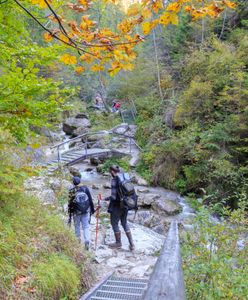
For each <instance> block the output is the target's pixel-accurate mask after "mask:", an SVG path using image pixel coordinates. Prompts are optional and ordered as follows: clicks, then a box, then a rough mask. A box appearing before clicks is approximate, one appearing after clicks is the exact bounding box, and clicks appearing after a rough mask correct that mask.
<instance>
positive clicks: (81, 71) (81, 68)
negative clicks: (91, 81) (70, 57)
mask: <svg viewBox="0 0 248 300" xmlns="http://www.w3.org/2000/svg"><path fill="white" fill-rule="evenodd" d="M84 71H85V68H84V67H82V66H78V67H76V68H75V72H76V73H77V75H80V74H81V73H83V72H84Z"/></svg>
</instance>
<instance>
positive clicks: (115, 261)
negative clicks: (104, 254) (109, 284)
mask: <svg viewBox="0 0 248 300" xmlns="http://www.w3.org/2000/svg"><path fill="white" fill-rule="evenodd" d="M106 265H107V266H109V267H110V268H113V269H115V268H117V267H123V266H125V267H134V266H135V264H134V263H131V262H130V261H128V260H127V259H123V258H120V257H111V258H110V259H108V260H107V261H106Z"/></svg>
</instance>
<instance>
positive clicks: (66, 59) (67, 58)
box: [60, 54, 77, 65]
mask: <svg viewBox="0 0 248 300" xmlns="http://www.w3.org/2000/svg"><path fill="white" fill-rule="evenodd" d="M60 60H61V61H62V62H63V63H64V64H66V65H75V64H76V63H77V58H76V56H73V55H69V54H64V55H62V56H60Z"/></svg>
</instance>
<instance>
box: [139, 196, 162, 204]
mask: <svg viewBox="0 0 248 300" xmlns="http://www.w3.org/2000/svg"><path fill="white" fill-rule="evenodd" d="M160 197H161V195H159V194H143V195H140V196H139V205H140V206H145V207H146V206H152V204H153V203H154V202H155V201H156V200H157V199H159V198H160Z"/></svg>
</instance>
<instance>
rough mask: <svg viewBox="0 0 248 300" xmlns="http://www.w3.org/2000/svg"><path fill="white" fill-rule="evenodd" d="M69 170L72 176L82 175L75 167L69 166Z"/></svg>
mask: <svg viewBox="0 0 248 300" xmlns="http://www.w3.org/2000/svg"><path fill="white" fill-rule="evenodd" d="M69 172H70V173H71V175H72V176H78V177H80V178H81V177H82V175H81V173H80V171H79V169H77V168H76V167H69Z"/></svg>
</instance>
